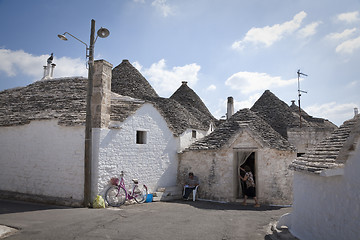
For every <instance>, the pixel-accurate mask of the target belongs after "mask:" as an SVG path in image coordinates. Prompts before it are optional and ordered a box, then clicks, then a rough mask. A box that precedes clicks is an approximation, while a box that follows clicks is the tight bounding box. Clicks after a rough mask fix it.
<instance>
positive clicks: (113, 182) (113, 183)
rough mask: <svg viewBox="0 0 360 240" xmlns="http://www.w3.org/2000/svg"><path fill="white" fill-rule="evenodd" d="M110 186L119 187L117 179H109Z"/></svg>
mask: <svg viewBox="0 0 360 240" xmlns="http://www.w3.org/2000/svg"><path fill="white" fill-rule="evenodd" d="M110 184H111V185H119V179H118V178H115V177H113V178H111V179H110Z"/></svg>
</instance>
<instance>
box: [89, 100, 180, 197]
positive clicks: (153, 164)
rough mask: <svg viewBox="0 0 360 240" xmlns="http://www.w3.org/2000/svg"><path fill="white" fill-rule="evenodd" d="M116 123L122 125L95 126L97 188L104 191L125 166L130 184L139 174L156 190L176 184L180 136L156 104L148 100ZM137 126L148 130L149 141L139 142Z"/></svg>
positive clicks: (139, 176) (142, 129) (97, 190)
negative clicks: (177, 135)
mask: <svg viewBox="0 0 360 240" xmlns="http://www.w3.org/2000/svg"><path fill="white" fill-rule="evenodd" d="M113 125H114V124H113ZM115 125H119V126H120V129H93V136H94V141H93V144H94V145H93V157H94V164H95V165H94V167H93V169H94V174H95V178H94V179H97V181H96V182H94V188H95V189H94V190H95V191H96V192H99V193H100V194H102V193H103V191H104V187H106V185H107V184H108V181H109V179H110V178H111V177H114V176H117V177H118V176H119V174H120V171H122V170H123V171H125V182H126V183H127V184H130V183H131V179H132V178H137V179H139V181H140V183H143V184H146V185H147V186H148V187H149V188H150V189H151V190H152V191H155V190H156V189H157V188H158V187H166V186H174V185H176V176H177V167H178V160H177V154H176V152H177V149H178V146H179V140H178V138H175V137H174V135H173V133H172V132H171V131H170V129H169V128H168V127H167V124H166V122H165V120H164V118H163V117H162V116H161V115H160V113H159V112H158V111H157V110H156V108H154V107H153V105H151V104H144V105H143V106H142V107H141V108H139V109H138V110H137V111H136V112H135V114H134V115H132V116H130V117H129V118H127V119H126V120H125V121H124V122H122V123H116V124H115ZM137 130H141V131H147V143H146V144H136V131H137ZM97 149H98V150H97ZM96 169H98V171H97V172H96Z"/></svg>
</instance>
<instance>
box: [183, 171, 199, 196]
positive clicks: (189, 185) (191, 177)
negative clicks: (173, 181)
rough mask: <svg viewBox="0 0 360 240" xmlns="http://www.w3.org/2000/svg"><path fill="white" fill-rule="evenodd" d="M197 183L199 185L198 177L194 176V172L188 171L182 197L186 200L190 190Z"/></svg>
mask: <svg viewBox="0 0 360 240" xmlns="http://www.w3.org/2000/svg"><path fill="white" fill-rule="evenodd" d="M198 185H199V179H198V177H197V176H194V173H192V172H190V173H189V177H188V179H187V180H186V182H185V186H184V187H185V191H184V195H183V199H185V200H187V199H188V198H189V195H190V193H191V192H192V190H194V189H195V188H196V186H198Z"/></svg>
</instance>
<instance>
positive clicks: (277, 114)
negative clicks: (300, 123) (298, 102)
mask: <svg viewBox="0 0 360 240" xmlns="http://www.w3.org/2000/svg"><path fill="white" fill-rule="evenodd" d="M251 111H253V112H255V113H256V114H257V115H258V116H260V117H261V118H262V119H264V120H265V121H266V122H267V123H268V124H270V126H271V127H272V128H274V129H275V130H276V131H277V132H278V133H280V135H281V136H283V137H284V138H287V128H288V127H290V126H293V124H294V123H295V122H296V117H295V116H294V114H293V111H292V110H291V109H290V107H289V106H288V105H287V104H286V103H285V102H283V101H281V100H280V99H279V98H278V97H277V96H275V94H273V93H272V92H270V91H269V90H266V91H265V92H264V93H263V95H261V97H260V98H259V99H258V100H257V101H256V102H255V103H254V105H253V106H252V107H251Z"/></svg>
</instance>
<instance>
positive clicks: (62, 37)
mask: <svg viewBox="0 0 360 240" xmlns="http://www.w3.org/2000/svg"><path fill="white" fill-rule="evenodd" d="M58 37H59V38H60V39H61V40H64V41H67V40H68V39H67V38H66V37H65V33H64V34H58Z"/></svg>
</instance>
